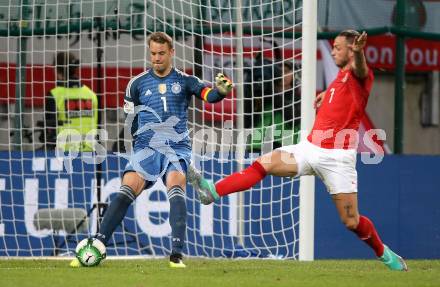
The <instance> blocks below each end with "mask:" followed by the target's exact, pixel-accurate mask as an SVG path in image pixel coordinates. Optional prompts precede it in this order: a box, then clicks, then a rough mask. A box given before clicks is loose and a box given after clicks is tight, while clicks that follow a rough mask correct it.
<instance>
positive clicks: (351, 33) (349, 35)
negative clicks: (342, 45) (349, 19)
mask: <svg viewBox="0 0 440 287" xmlns="http://www.w3.org/2000/svg"><path fill="white" fill-rule="evenodd" d="M360 35H361V33H359V32H358V31H356V30H350V29H349V30H344V31H342V32H341V33H339V34H338V37H345V39H346V40H347V42H348V43H349V44H353V42H354V38H356V37H359V36H360Z"/></svg>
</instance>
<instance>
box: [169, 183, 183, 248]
mask: <svg viewBox="0 0 440 287" xmlns="http://www.w3.org/2000/svg"><path fill="white" fill-rule="evenodd" d="M168 200H169V202H170V226H171V239H172V253H173V254H174V253H177V254H181V253H182V249H183V246H184V243H185V231H186V202H185V192H184V191H183V189H182V188H181V187H180V186H178V185H175V186H173V187H171V188H170V190H168Z"/></svg>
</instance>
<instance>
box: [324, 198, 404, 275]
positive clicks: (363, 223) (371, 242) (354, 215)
mask: <svg viewBox="0 0 440 287" xmlns="http://www.w3.org/2000/svg"><path fill="white" fill-rule="evenodd" d="M332 199H333V201H334V203H335V205H336V209H337V210H338V213H339V217H340V218H341V221H342V223H343V224H344V225H345V227H347V229H349V230H351V231H352V232H354V233H355V234H356V235H357V236H358V237H359V239H360V240H362V241H363V242H365V243H366V244H367V245H368V246H370V247H371V248H372V249H373V250H374V253H375V254H376V256H377V257H378V258H379V259H380V260H381V261H382V262H383V263H384V264H385V265H387V266H388V268H390V269H392V270H400V271H406V270H407V266H406V263H405V261H404V260H403V259H402V257H400V256H399V255H397V254H395V253H394V252H393V251H391V249H389V248H388V247H387V246H386V245H384V244H383V243H382V240H381V239H380V237H379V235H378V234H377V231H376V228H375V227H374V224H373V223H372V222H371V220H370V219H368V217H366V216H363V215H360V214H359V211H358V200H357V193H339V194H335V195H333V196H332Z"/></svg>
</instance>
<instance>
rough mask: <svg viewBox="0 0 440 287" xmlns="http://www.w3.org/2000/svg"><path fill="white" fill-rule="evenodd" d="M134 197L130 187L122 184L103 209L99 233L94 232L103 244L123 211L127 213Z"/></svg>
mask: <svg viewBox="0 0 440 287" xmlns="http://www.w3.org/2000/svg"><path fill="white" fill-rule="evenodd" d="M135 199H136V196H135V195H134V191H133V189H131V187H129V186H128V185H122V186H121V187H120V189H119V192H118V193H117V195H116V197H115V198H114V199H113V200H112V202H111V203H110V205H109V207H108V208H107V210H106V211H105V214H104V218H103V219H102V223H101V226H100V230H99V233H98V234H96V238H98V239H99V240H101V241H102V243H104V245H107V242H108V241H109V240H110V237H111V236H112V234H113V231H115V229H116V227H118V225H119V224H120V223H121V222H122V220H123V219H124V216H125V213H127V209H128V208H129V207H130V205H131V203H132V202H133V201H134V200H135Z"/></svg>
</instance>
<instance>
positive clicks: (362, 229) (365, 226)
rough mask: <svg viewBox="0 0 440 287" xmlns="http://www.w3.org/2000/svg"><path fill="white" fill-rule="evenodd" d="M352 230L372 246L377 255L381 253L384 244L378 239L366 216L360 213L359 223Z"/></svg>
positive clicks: (379, 255) (372, 225)
mask: <svg viewBox="0 0 440 287" xmlns="http://www.w3.org/2000/svg"><path fill="white" fill-rule="evenodd" d="M353 232H354V233H356V234H357V236H358V237H359V239H360V240H362V241H363V242H365V243H366V244H368V245H369V246H370V247H371V248H373V250H374V252H375V253H376V256H377V257H381V256H382V255H383V251H384V245H383V243H382V240H380V237H379V235H378V234H377V231H376V228H374V224H373V223H372V222H371V221H370V220H369V219H368V218H367V217H366V216H363V215H361V216H360V217H359V224H358V226H357V227H356V229H355V230H353Z"/></svg>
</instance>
